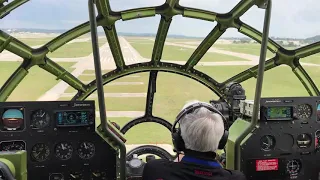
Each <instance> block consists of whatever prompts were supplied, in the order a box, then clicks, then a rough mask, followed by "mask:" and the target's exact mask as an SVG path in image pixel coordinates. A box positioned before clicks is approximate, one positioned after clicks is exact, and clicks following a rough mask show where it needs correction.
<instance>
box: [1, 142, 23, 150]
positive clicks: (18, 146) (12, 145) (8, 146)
mask: <svg viewBox="0 0 320 180" xmlns="http://www.w3.org/2000/svg"><path fill="white" fill-rule="evenodd" d="M19 150H26V143H25V142H24V141H3V142H1V143H0V151H19Z"/></svg>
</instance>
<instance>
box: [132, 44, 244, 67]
mask: <svg viewBox="0 0 320 180" xmlns="http://www.w3.org/2000/svg"><path fill="white" fill-rule="evenodd" d="M130 44H131V45H132V46H133V47H134V48H135V49H136V50H137V51H138V52H139V53H140V54H141V56H142V57H144V58H148V59H151V57H152V49H153V42H151V41H150V42H149V43H141V42H131V43H130ZM193 52H194V49H190V48H182V47H178V46H170V45H166V46H165V47H164V50H163V55H162V59H164V60H174V61H187V60H188V59H189V58H190V56H191V55H192V53H193ZM204 61H211V62H214V61H216V62H220V61H247V60H246V59H242V58H238V57H234V56H228V55H223V54H218V53H210V52H209V53H206V54H205V55H204V56H203V58H202V59H201V62H204Z"/></svg>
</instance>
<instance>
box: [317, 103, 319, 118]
mask: <svg viewBox="0 0 320 180" xmlns="http://www.w3.org/2000/svg"><path fill="white" fill-rule="evenodd" d="M317 120H318V121H320V104H318V106H317Z"/></svg>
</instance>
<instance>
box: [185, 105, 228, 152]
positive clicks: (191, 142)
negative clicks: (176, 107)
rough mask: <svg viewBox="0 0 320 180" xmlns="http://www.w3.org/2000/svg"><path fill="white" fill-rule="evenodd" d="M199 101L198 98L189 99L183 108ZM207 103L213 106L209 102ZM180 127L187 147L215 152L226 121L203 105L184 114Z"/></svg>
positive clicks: (199, 150)
mask: <svg viewBox="0 0 320 180" xmlns="http://www.w3.org/2000/svg"><path fill="white" fill-rule="evenodd" d="M199 102H200V101H198V100H193V101H189V102H187V103H186V104H185V105H184V107H183V108H182V109H185V108H186V107H188V106H190V105H192V104H195V103H199ZM202 103H206V102H202ZM206 104H208V105H210V106H212V105H211V104H209V103H206ZM180 128H181V136H182V139H183V140H184V143H185V148H186V149H190V150H194V151H198V152H215V151H216V150H217V149H218V146H219V141H220V139H221V138H222V135H223V132H224V122H223V120H222V117H221V116H220V115H219V114H217V113H213V112H212V111H210V110H208V109H207V108H204V107H201V108H199V109H197V110H195V111H193V112H192V113H190V114H187V115H185V116H183V117H182V118H181V120H180Z"/></svg>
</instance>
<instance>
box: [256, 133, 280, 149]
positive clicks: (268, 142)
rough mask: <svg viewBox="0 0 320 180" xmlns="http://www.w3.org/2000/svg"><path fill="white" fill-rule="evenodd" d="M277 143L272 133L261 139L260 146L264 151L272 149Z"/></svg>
mask: <svg viewBox="0 0 320 180" xmlns="http://www.w3.org/2000/svg"><path fill="white" fill-rule="evenodd" d="M275 145H276V140H275V138H274V137H273V136H271V135H265V136H263V137H262V138H261V139H260V147H261V149H262V150H264V151H270V150H272V149H273V148H274V147H275Z"/></svg>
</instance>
